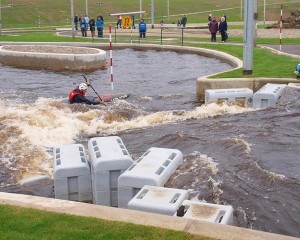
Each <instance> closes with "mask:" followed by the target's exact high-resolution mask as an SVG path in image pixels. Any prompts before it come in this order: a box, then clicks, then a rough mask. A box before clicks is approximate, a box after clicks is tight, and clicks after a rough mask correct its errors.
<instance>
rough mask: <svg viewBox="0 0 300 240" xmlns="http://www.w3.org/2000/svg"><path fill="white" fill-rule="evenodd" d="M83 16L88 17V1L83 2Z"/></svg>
mask: <svg viewBox="0 0 300 240" xmlns="http://www.w3.org/2000/svg"><path fill="white" fill-rule="evenodd" d="M85 15H86V16H88V15H89V13H88V0H85Z"/></svg>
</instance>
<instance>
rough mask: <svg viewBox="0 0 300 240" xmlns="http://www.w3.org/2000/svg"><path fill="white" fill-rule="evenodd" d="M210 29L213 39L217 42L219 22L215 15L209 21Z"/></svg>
mask: <svg viewBox="0 0 300 240" xmlns="http://www.w3.org/2000/svg"><path fill="white" fill-rule="evenodd" d="M208 29H209V31H210V34H211V41H212V42H216V41H217V32H218V22H217V20H216V18H215V17H213V18H212V20H211V21H210V22H209V24H208Z"/></svg>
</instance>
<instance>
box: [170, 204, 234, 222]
mask: <svg viewBox="0 0 300 240" xmlns="http://www.w3.org/2000/svg"><path fill="white" fill-rule="evenodd" d="M182 206H184V209H183V216H182V217H183V218H189V219H194V220H202V221H207V222H213V223H221V224H227V225H231V224H232V223H233V208H232V206H230V205H219V204H211V203H204V202H196V201H190V200H184V201H183V203H182ZM175 216H177V213H176V214H175Z"/></svg>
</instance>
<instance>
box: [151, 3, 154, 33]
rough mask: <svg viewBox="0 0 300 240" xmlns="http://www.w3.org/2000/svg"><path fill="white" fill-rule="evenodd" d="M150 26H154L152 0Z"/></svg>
mask: <svg viewBox="0 0 300 240" xmlns="http://www.w3.org/2000/svg"><path fill="white" fill-rule="evenodd" d="M151 27H152V28H154V0H151Z"/></svg>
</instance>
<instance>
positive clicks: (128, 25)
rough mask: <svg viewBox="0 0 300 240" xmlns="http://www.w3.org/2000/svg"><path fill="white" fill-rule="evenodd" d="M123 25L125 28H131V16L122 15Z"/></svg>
mask: <svg viewBox="0 0 300 240" xmlns="http://www.w3.org/2000/svg"><path fill="white" fill-rule="evenodd" d="M122 27H123V28H131V27H132V19H131V16H122Z"/></svg>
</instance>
